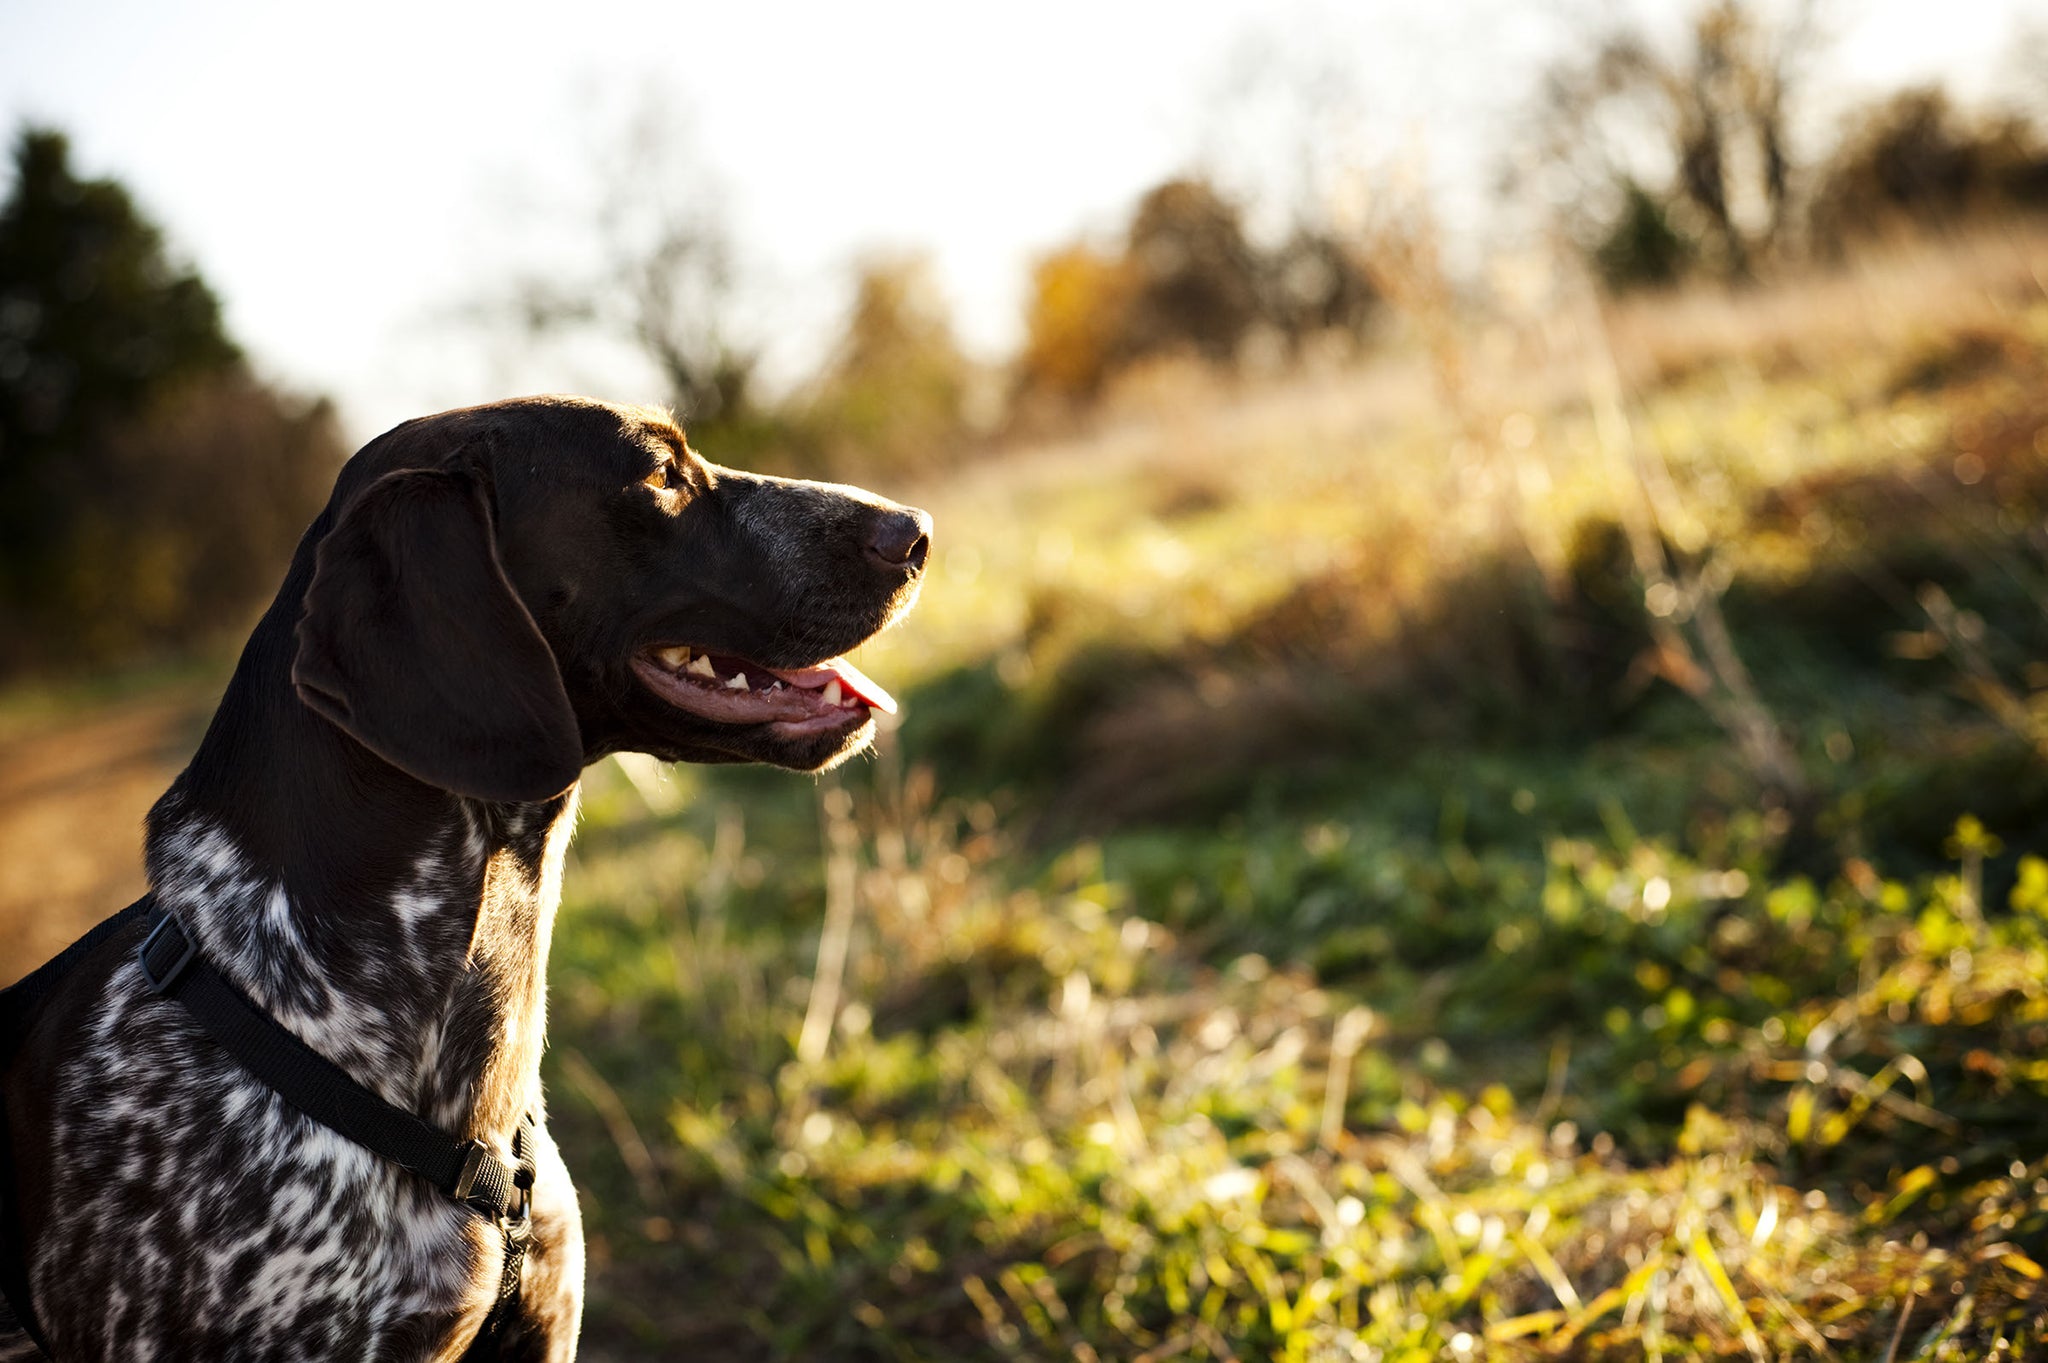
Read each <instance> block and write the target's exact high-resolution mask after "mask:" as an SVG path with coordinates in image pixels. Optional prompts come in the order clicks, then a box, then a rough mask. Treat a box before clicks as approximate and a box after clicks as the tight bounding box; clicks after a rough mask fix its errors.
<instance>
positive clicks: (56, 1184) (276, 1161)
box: [32, 966, 498, 1358]
mask: <svg viewBox="0 0 2048 1363" xmlns="http://www.w3.org/2000/svg"><path fill="white" fill-rule="evenodd" d="M134 974H135V972H134V968H133V967H132V966H123V967H122V968H121V970H120V971H119V972H117V974H116V976H115V981H114V987H113V990H112V993H113V995H114V997H113V999H112V1000H111V1001H110V1003H109V1006H108V1008H107V1009H106V1011H105V1013H103V1014H102V1019H101V1027H100V1029H99V1032H98V1034H97V1035H95V1037H94V1038H93V1039H92V1040H91V1042H90V1043H89V1044H88V1045H87V1046H86V1047H85V1048H84V1049H83V1051H82V1052H81V1053H80V1054H79V1055H78V1056H77V1058H76V1060H75V1061H74V1062H73V1063H72V1064H71V1065H69V1066H67V1068H66V1072H65V1077H64V1081H63V1083H62V1085H61V1088H60V1090H59V1092H58V1094H57V1101H56V1105H55V1111H54V1114H53V1116H54V1121H53V1124H52V1134H53V1135H54V1137H55V1140H54V1143H53V1144H54V1150H55V1152H56V1154H57V1159H56V1161H55V1163H54V1167H53V1169H52V1186H51V1190H50V1191H51V1194H52V1203H51V1206H52V1209H53V1211H54V1213H55V1214H54V1215H53V1216H52V1218H51V1220H50V1223H49V1224H48V1226H47V1227H46V1228H45V1231H44V1236H43V1238H42V1239H41V1241H40V1242H39V1244H38V1246H37V1254H36V1260H35V1267H34V1272H33V1277H32V1282H33V1287H34V1291H35V1295H36V1299H37V1300H38V1301H39V1302H46V1303H50V1304H51V1306H52V1308H53V1310H52V1315H53V1317H56V1316H59V1315H62V1316H64V1317H67V1318H61V1319H60V1318H53V1319H51V1320H50V1321H49V1322H48V1325H49V1327H50V1328H51V1333H52V1334H53V1336H54V1337H56V1338H59V1339H67V1338H76V1339H78V1340H79V1342H80V1343H81V1344H82V1345H84V1346H85V1347H83V1348H82V1349H81V1350H80V1352H81V1353H82V1354H84V1355H86V1356H93V1355H95V1354H96V1353H98V1352H99V1350H98V1348H97V1347H95V1346H96V1345H97V1344H98V1343H99V1342H100V1341H99V1340H97V1339H95V1336H96V1335H97V1334H98V1332H100V1331H105V1332H106V1334H105V1339H106V1341H107V1342H111V1341H116V1340H119V1341H124V1342H126V1344H125V1346H124V1347H132V1349H133V1350H134V1352H133V1354H132V1356H135V1357H143V1356H147V1353H148V1350H147V1349H146V1348H145V1347H144V1346H145V1345H146V1344H147V1343H151V1342H153V1343H154V1344H155V1345H156V1347H157V1349H158V1351H159V1352H158V1356H160V1357H167V1358H184V1357H208V1356H213V1354H212V1350H213V1349H214V1348H215V1346H216V1345H217V1344H218V1343H220V1342H224V1341H227V1340H235V1341H238V1343H237V1346H236V1347H237V1348H238V1349H239V1348H241V1347H243V1345H246V1346H247V1347H248V1348H249V1349H250V1350H252V1352H253V1355H254V1356H265V1355H271V1356H280V1357H283V1356H293V1355H329V1356H336V1357H341V1356H349V1355H356V1356H367V1355H368V1354H369V1353H371V1352H374V1351H376V1350H379V1349H381V1348H385V1347H388V1346H389V1345H390V1344H391V1343H392V1342H393V1341H394V1339H396V1338H398V1337H399V1336H402V1335H407V1334H412V1333H420V1334H422V1336H423V1337H424V1336H430V1335H432V1334H434V1333H445V1332H447V1331H449V1330H450V1329H451V1328H452V1327H453V1326H454V1325H455V1323H456V1322H457V1321H458V1320H460V1319H461V1318H462V1317H464V1316H465V1315H469V1314H472V1313H480V1312H481V1311H482V1310H484V1309H487V1307H488V1305H489V1300H490V1285H491V1283H492V1281H493V1274H492V1272H491V1267H492V1255H493V1254H494V1253H497V1252H498V1251H497V1250H496V1249H494V1248H493V1246H492V1245H489V1244H486V1243H485V1241H486V1240H487V1238H489V1236H490V1235H491V1234H492V1232H491V1231H490V1229H489V1228H488V1227H487V1226H486V1224H485V1223H484V1222H482V1221H481V1220H480V1219H479V1218H476V1217H474V1216H471V1215H470V1214H468V1213H467V1212H465V1211H463V1210H462V1209H460V1208H458V1207H457V1206H455V1205H454V1204H453V1203H451V1202H449V1201H448V1200H446V1199H445V1198H442V1197H441V1196H440V1195H438V1194H437V1193H435V1192H434V1191H432V1190H431V1189H428V1188H426V1187H424V1185H422V1184H421V1183H420V1182H419V1181H418V1180H417V1179H416V1178H414V1177H413V1176H412V1175H409V1174H406V1173H405V1172H403V1171H401V1170H399V1169H398V1168H396V1167H395V1166H392V1165H390V1164H387V1163H385V1162H384V1161H382V1160H380V1159H379V1158H378V1157H377V1156H375V1155H372V1154H370V1153H369V1152H368V1151H366V1150H364V1149H362V1148H361V1147H359V1146H356V1145H354V1144H352V1143H350V1142H349V1141H347V1140H345V1139H343V1138H342V1137H340V1136H338V1135H335V1134H334V1133H332V1132H330V1131H328V1130H327V1129H326V1128H324V1127H322V1126H320V1125H319V1124H318V1123H316V1122H314V1121H312V1120H311V1119H309V1118H307V1117H304V1116H303V1115H301V1114H299V1113H297V1112H295V1111H293V1110H291V1109H290V1108H288V1107H287V1106H286V1105H285V1104H284V1102H283V1100H281V1099H279V1098H278V1097H276V1095H274V1094H273V1093H271V1092H270V1091H269V1090H268V1089H267V1088H265V1087H264V1086H263V1085H262V1084H260V1083H259V1082H258V1081H256V1080H254V1079H253V1078H250V1077H249V1076H247V1075H246V1074H245V1073H244V1072H242V1071H241V1070H240V1069H239V1068H238V1067H237V1066H236V1065H235V1064H234V1062H233V1061H231V1060H228V1059H226V1058H225V1057H222V1056H220V1055H219V1054H218V1053H208V1052H207V1051H206V1049H205V1048H204V1047H203V1045H198V1044H195V1043H197V1041H198V1037H197V1033H196V1030H195V1027H194V1024H193V1023H192V1022H191V1021H190V1020H189V1019H187V1018H185V1017H182V1016H180V1015H179V1014H178V1013H177V1012H176V1011H175V1009H174V1007H172V1006H167V1005H165V1004H163V1003H161V1002H160V1001H158V1000H156V999H154V998H153V997H152V996H150V995H148V994H147V993H145V992H144V991H143V989H142V986H141V984H140V981H139V980H137V979H134V978H132V976H133V975H134ZM195 1056H196V1058H195ZM144 1209H147V1210H146V1212H144ZM138 1213H143V1214H142V1215H138ZM202 1322H203V1325H202V1324H200V1323H202Z"/></svg>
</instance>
